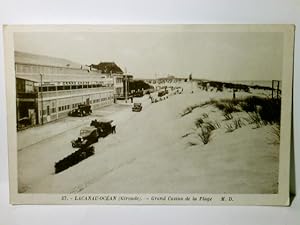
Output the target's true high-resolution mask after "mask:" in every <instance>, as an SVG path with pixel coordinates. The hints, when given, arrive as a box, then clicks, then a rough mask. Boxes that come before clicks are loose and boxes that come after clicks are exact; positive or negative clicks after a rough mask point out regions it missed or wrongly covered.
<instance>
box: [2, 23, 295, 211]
mask: <svg viewBox="0 0 300 225" xmlns="http://www.w3.org/2000/svg"><path fill="white" fill-rule="evenodd" d="M294 29H295V27H294V26H293V25H101V26H98V25H80V26H77V25H6V26H4V44H5V52H4V54H5V67H6V74H5V77H6V93H7V115H8V118H7V123H8V141H9V149H8V151H9V178H10V202H11V203H12V204H116V205H119V204H176V205H289V159H290V147H291V143H290V140H291V121H292V120H291V117H292V78H293V50H294Z"/></svg>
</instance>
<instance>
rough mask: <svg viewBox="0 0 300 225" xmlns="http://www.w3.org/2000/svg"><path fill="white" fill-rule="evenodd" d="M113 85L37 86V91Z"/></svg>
mask: <svg viewBox="0 0 300 225" xmlns="http://www.w3.org/2000/svg"><path fill="white" fill-rule="evenodd" d="M112 86H113V85H112V84H111V85H106V86H105V85H103V84H93V85H72V86H49V87H43V88H41V87H39V89H38V90H39V92H41V91H42V90H43V92H47V91H63V90H74V89H84V88H99V87H112Z"/></svg>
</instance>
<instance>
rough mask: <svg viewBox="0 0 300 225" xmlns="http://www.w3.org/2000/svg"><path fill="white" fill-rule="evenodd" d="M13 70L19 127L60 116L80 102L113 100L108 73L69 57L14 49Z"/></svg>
mask: <svg viewBox="0 0 300 225" xmlns="http://www.w3.org/2000/svg"><path fill="white" fill-rule="evenodd" d="M15 73H16V98H17V99H16V107H17V108H16V109H17V125H18V128H19V129H21V128H22V127H24V126H33V125H36V124H44V123H48V122H51V121H54V120H57V119H60V118H63V117H65V116H67V115H68V112H69V111H71V110H72V109H75V108H77V107H78V105H79V104H90V105H91V106H92V109H97V108H100V107H103V106H107V105H110V104H112V103H113V101H114V81H113V78H112V77H111V76H106V75H105V74H100V73H98V72H96V71H90V70H89V69H85V68H84V67H83V66H81V65H78V64H75V63H72V62H70V61H68V60H64V59H57V58H51V57H47V56H39V55H33V54H28V53H20V52H16V53H15Z"/></svg>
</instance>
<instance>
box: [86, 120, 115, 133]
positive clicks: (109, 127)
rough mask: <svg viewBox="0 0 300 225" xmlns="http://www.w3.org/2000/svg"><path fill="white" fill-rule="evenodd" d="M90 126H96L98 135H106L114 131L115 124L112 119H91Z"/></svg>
mask: <svg viewBox="0 0 300 225" xmlns="http://www.w3.org/2000/svg"><path fill="white" fill-rule="evenodd" d="M90 126H91V127H95V128H97V130H98V133H99V137H106V136H107V135H109V134H111V133H115V132H116V126H115V125H114V124H113V120H101V121H97V120H92V122H91V124H90Z"/></svg>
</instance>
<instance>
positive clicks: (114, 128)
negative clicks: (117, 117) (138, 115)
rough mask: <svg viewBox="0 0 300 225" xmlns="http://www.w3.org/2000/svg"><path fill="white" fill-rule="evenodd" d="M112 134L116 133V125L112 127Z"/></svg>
mask: <svg viewBox="0 0 300 225" xmlns="http://www.w3.org/2000/svg"><path fill="white" fill-rule="evenodd" d="M112 133H113V134H115V133H116V125H114V126H112Z"/></svg>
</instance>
